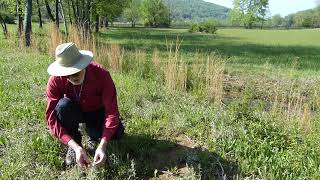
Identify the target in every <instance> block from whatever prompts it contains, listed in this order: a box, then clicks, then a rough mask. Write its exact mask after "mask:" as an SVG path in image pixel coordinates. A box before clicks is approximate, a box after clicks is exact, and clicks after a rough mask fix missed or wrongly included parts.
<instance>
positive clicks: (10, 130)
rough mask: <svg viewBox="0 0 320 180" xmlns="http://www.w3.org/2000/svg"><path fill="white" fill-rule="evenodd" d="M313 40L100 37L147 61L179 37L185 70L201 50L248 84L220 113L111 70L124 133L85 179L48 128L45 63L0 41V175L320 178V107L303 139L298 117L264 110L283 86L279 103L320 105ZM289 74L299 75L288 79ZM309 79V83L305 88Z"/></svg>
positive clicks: (148, 33)
mask: <svg viewBox="0 0 320 180" xmlns="http://www.w3.org/2000/svg"><path fill="white" fill-rule="evenodd" d="M282 33H283V34H282ZM316 33H317V30H291V31H288V32H287V31H282V30H279V31H258V30H236V29H235V30H228V29H225V30H219V31H218V35H216V36H212V35H206V34H188V33H187V32H186V31H185V30H171V29H161V30H154V29H152V30H150V29H138V28H137V29H133V30H131V29H125V28H123V29H111V30H109V31H107V32H103V33H101V34H99V35H100V41H103V42H106V43H120V44H122V45H123V46H124V48H126V51H130V50H134V49H135V48H137V49H144V50H146V51H147V53H148V54H149V56H148V58H150V54H151V53H152V50H153V48H155V47H157V48H158V49H160V50H161V53H162V55H163V56H164V54H165V53H167V50H166V38H165V37H167V39H168V40H175V39H176V36H177V35H179V36H180V38H181V39H183V42H182V46H181V53H182V57H184V58H185V60H186V61H188V62H189V63H192V60H193V59H192V58H194V57H196V56H195V53H196V52H198V51H202V52H203V53H209V52H211V51H218V53H220V54H221V55H222V56H223V58H225V59H226V61H227V71H226V72H225V73H226V74H228V73H232V76H236V77H238V78H243V77H250V78H248V79H245V81H246V80H247V82H245V83H244V87H243V89H242V90H239V91H241V92H239V94H238V96H237V98H231V99H229V100H228V102H227V103H224V104H223V105H222V106H217V105H215V104H214V103H212V101H211V100H210V99H207V98H204V97H202V96H199V94H198V93H196V92H193V90H192V89H191V90H188V91H187V92H181V91H174V92H172V91H169V90H168V89H166V88H165V86H164V84H163V82H162V81H161V78H159V77H154V76H155V74H152V72H149V71H148V72H142V74H141V73H134V72H133V73H119V72H113V71H112V72H111V74H112V77H113V79H114V81H115V84H116V87H117V91H118V101H119V109H120V113H121V115H122V117H123V118H124V123H125V125H126V135H125V137H124V138H123V139H121V140H120V141H117V142H111V143H110V145H109V146H108V162H107V165H106V167H105V168H102V169H98V170H97V169H93V168H90V169H88V170H86V171H84V173H85V175H84V174H83V172H82V171H81V170H79V169H78V168H77V167H72V168H66V167H64V166H63V164H62V162H63V158H64V151H65V147H64V146H62V145H61V144H60V143H59V142H58V141H57V140H56V139H54V138H52V137H51V135H50V134H49V132H48V130H47V128H46V123H45V119H44V113H45V96H44V92H45V87H46V82H47V79H48V75H47V73H46V68H47V66H48V64H49V63H50V62H51V60H50V59H51V58H50V57H49V56H47V55H43V54H41V53H39V52H37V51H35V50H25V49H18V48H8V47H7V46H8V42H7V41H6V40H3V37H2V36H0V38H1V41H0V47H1V48H0V54H1V56H0V177H1V179H19V178H27V179H28V178H34V179H58V178H60V179H78V178H79V177H80V176H86V177H87V178H88V179H136V178H137V179H150V178H154V177H155V176H156V177H157V178H159V177H160V178H161V177H162V178H165V177H169V178H172V177H181V178H184V179H200V178H202V179H206V178H209V179H218V178H221V176H222V175H225V176H226V177H227V178H229V179H232V178H237V177H239V178H246V177H247V178H249V179H254V178H261V179H318V178H320V174H319V172H320V170H319V169H320V151H319V150H320V146H319V144H318V142H319V141H320V134H319V130H320V123H319V118H320V116H319V115H320V114H319V110H318V109H319V106H318V105H315V106H314V108H313V109H312V115H311V125H310V128H311V129H310V130H309V131H304V130H303V129H302V128H301V126H300V125H299V118H298V117H294V118H292V119H288V118H285V114H281V113H278V112H275V113H274V112H273V111H272V110H270V103H272V102H270V98H273V97H274V95H273V93H274V91H276V90H275V88H279V89H281V88H283V89H281V90H282V91H283V94H284V96H285V97H287V96H288V97H289V98H290V97H291V96H299V95H300V94H302V95H301V96H302V97H304V98H306V99H308V101H307V102H308V103H310V104H308V105H310V106H312V105H313V104H317V101H318V99H317V98H316V96H317V94H316V93H315V91H314V90H317V87H318V86H317V83H319V82H318V81H317V80H316V79H315V77H316V76H317V75H318V73H317V70H316V68H317V67H318V64H317V58H318V57H319V55H316V52H317V49H318V48H319V47H318V46H317V45H313V42H316V41H317V38H318V37H319V36H316ZM289 34H290V36H289ZM291 35H293V36H294V37H296V39H297V40H294V39H293V38H291ZM309 36H314V37H309ZM264 37H266V38H264ZM268 37H269V38H268ZM308 38H309V39H308ZM269 51H271V52H269ZM313 55H314V56H313ZM295 56H299V57H300V59H299V66H298V68H296V69H294V68H292V59H294V58H295ZM126 58H127V57H126ZM309 58H310V59H309ZM266 59H268V62H269V64H266V62H265V61H266ZM306 59H307V60H306ZM309 61H310V62H309ZM309 63H310V64H309ZM148 66H150V65H148ZM229 66H230V67H229ZM275 69H276V70H275ZM282 71H283V72H282ZM292 71H294V74H295V75H296V76H291V73H292ZM129 72H130V71H129ZM272 73H275V74H276V75H277V74H281V73H283V74H282V75H284V76H285V78H286V79H274V76H275V75H272ZM299 74H302V75H299ZM260 75H262V76H260ZM297 77H299V78H300V77H302V80H297V79H296V78H297ZM282 78H283V77H282ZM305 79H309V80H310V79H311V80H314V81H311V83H309V84H308V81H307V82H305ZM277 80H278V81H279V82H278V81H277ZM270 82H271V84H272V83H275V84H276V83H279V85H278V86H271V85H269V84H268V83H270ZM292 82H295V83H296V84H293V85H292ZM300 82H301V84H300ZM313 82H314V83H313ZM304 83H306V85H305V84H304ZM310 84H311V85H310ZM235 88H237V86H236V87H235ZM270 88H271V89H270ZM313 88H315V89H313ZM282 91H280V92H282ZM270 94H271V95H270ZM297 94H298V95H297ZM267 95H270V97H268V96H267ZM309 99H311V100H310V101H309ZM289 100H290V99H289ZM282 108H283V109H286V108H288V107H282ZM288 109H289V108H288ZM279 111H280V110H279ZM292 113H294V112H292ZM289 114H290V113H289ZM184 168H185V169H186V170H185V172H183V173H181V170H182V169H184ZM161 171H166V172H168V171H169V172H170V173H171V174H170V175H166V174H165V173H164V174H163V172H161Z"/></svg>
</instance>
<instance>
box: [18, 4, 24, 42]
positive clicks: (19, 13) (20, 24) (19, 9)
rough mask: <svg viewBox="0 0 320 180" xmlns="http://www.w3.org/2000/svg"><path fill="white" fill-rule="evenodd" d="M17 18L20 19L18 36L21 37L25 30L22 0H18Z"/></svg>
mask: <svg viewBox="0 0 320 180" xmlns="http://www.w3.org/2000/svg"><path fill="white" fill-rule="evenodd" d="M16 8H17V9H16V10H17V20H18V37H21V35H22V31H23V18H22V7H21V0H16Z"/></svg>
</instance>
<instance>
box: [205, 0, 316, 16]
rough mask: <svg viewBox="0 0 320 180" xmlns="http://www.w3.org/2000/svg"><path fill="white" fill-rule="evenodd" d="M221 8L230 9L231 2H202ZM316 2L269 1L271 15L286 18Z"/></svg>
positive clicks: (313, 5)
mask: <svg viewBox="0 0 320 180" xmlns="http://www.w3.org/2000/svg"><path fill="white" fill-rule="evenodd" d="M204 1H207V2H212V3H215V4H219V5H222V6H226V7H229V8H232V0H204ZM316 1H317V0H269V9H270V12H271V15H272V16H273V15H276V14H280V15H281V16H286V15H288V14H291V13H295V12H298V11H302V10H306V9H311V8H314V7H316Z"/></svg>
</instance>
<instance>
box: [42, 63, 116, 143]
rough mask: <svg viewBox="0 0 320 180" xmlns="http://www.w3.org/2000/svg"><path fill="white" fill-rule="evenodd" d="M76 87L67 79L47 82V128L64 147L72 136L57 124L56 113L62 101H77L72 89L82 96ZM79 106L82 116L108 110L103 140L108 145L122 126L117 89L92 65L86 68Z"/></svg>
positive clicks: (61, 77)
mask: <svg viewBox="0 0 320 180" xmlns="http://www.w3.org/2000/svg"><path fill="white" fill-rule="evenodd" d="M73 86H74V85H72V84H71V83H70V82H69V81H68V80H67V78H66V77H63V76H51V77H50V78H49V80H48V84H47V90H46V94H47V108H46V120H47V125H48V128H49V130H50V132H51V134H52V135H54V136H56V137H58V138H59V139H60V140H61V142H62V143H64V144H67V143H68V142H69V141H70V140H71V136H70V135H69V134H68V133H67V132H66V130H65V129H64V128H63V127H62V126H61V124H60V123H59V122H58V121H57V116H56V112H55V110H54V109H55V107H56V105H57V103H58V101H59V99H61V98H63V97H68V98H70V99H73V100H75V99H76V94H75V92H74V89H73V88H75V91H76V93H79V91H80V86H75V87H73ZM80 106H81V109H82V111H83V112H89V111H95V110H98V109H101V108H104V109H105V117H106V118H105V123H104V128H103V132H102V137H101V138H103V139H105V140H107V141H108V140H110V139H111V137H112V135H113V134H114V133H115V131H116V129H117V126H118V124H119V112H118V105H117V95H116V88H115V86H114V83H113V81H112V78H111V76H110V74H109V72H108V71H106V70H104V69H103V68H102V67H101V65H99V64H97V63H95V62H92V63H91V64H89V65H88V66H87V68H86V74H85V79H84V81H83V87H82V93H81V97H80Z"/></svg>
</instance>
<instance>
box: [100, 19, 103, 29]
mask: <svg viewBox="0 0 320 180" xmlns="http://www.w3.org/2000/svg"><path fill="white" fill-rule="evenodd" d="M99 24H100V28H103V17H101V16H100V18H99Z"/></svg>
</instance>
